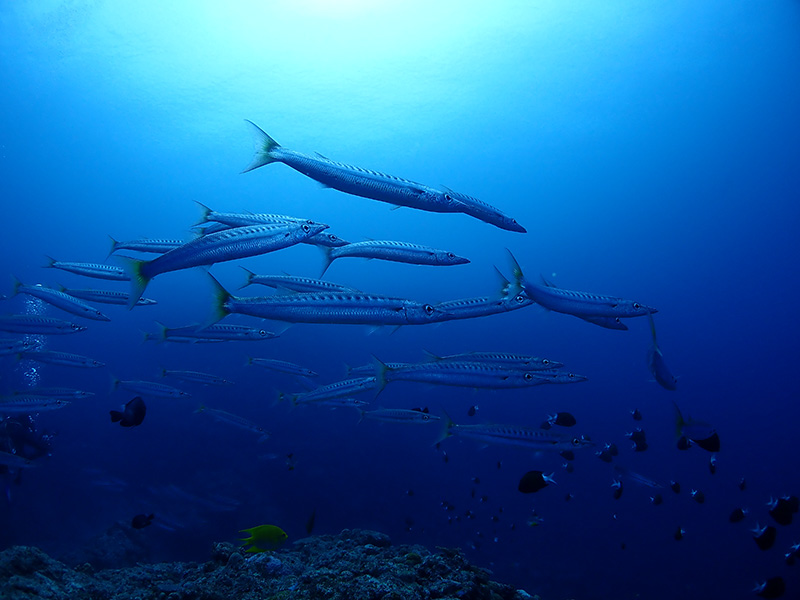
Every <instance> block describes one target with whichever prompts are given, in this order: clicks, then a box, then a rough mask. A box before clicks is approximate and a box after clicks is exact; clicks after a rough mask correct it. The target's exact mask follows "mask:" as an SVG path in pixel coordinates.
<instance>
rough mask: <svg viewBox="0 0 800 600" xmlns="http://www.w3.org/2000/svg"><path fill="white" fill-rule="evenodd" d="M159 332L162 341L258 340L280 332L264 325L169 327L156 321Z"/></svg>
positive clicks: (220, 324)
mask: <svg viewBox="0 0 800 600" xmlns="http://www.w3.org/2000/svg"><path fill="white" fill-rule="evenodd" d="M156 325H158V328H159V333H158V339H160V340H161V341H168V340H174V339H176V338H193V339H204V340H220V341H226V340H227V341H240V342H244V341H257V340H271V339H273V338H276V337H278V335H279V334H277V333H275V332H273V331H267V330H266V329H264V328H263V327H250V326H249V325H227V324H224V323H216V324H214V325H209V326H207V327H202V326H200V325H190V326H188V327H172V328H170V327H167V326H166V325H164V324H163V323H159V322H158V321H156Z"/></svg>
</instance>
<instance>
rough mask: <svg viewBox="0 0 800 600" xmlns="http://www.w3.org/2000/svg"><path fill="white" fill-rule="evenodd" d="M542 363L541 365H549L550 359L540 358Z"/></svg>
mask: <svg viewBox="0 0 800 600" xmlns="http://www.w3.org/2000/svg"><path fill="white" fill-rule="evenodd" d="M542 364H543V365H549V364H550V361H549V360H548V359H546V358H544V359H542Z"/></svg>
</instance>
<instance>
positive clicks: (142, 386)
mask: <svg viewBox="0 0 800 600" xmlns="http://www.w3.org/2000/svg"><path fill="white" fill-rule="evenodd" d="M113 388H114V389H117V388H122V389H125V390H128V391H130V392H134V393H136V394H141V395H143V396H158V397H159V398H188V397H189V396H191V394H190V393H188V392H184V391H183V390H179V389H178V388H174V387H172V386H171V385H165V384H163V383H156V382H155V381H138V380H136V381H134V380H128V381H120V380H119V379H115V380H114V381H113Z"/></svg>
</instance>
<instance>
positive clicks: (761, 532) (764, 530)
mask: <svg viewBox="0 0 800 600" xmlns="http://www.w3.org/2000/svg"><path fill="white" fill-rule="evenodd" d="M752 532H753V539H754V540H755V542H756V545H757V546H758V547H759V548H761V549H762V550H769V549H770V548H772V545H773V544H774V543H775V537H776V536H777V535H778V530H777V529H775V528H774V527H773V526H772V525H768V526H766V527H759V526H758V523H756V528H755V529H753V530H752Z"/></svg>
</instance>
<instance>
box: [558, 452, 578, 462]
mask: <svg viewBox="0 0 800 600" xmlns="http://www.w3.org/2000/svg"><path fill="white" fill-rule="evenodd" d="M559 454H560V455H561V458H563V459H564V460H575V453H574V452H573V451H572V450H562V451H561V452H559Z"/></svg>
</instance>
